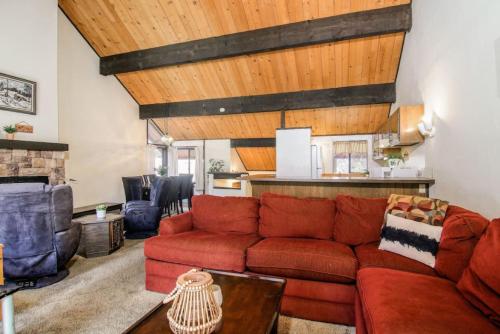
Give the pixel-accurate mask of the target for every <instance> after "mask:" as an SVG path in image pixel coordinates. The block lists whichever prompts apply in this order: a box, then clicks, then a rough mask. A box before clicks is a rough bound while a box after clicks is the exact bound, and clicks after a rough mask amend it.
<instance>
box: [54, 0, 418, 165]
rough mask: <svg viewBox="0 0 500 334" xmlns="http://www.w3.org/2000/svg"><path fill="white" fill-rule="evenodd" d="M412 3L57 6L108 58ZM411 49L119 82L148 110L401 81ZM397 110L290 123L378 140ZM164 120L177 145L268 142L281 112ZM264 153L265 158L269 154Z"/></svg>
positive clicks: (196, 68)
mask: <svg viewBox="0 0 500 334" xmlns="http://www.w3.org/2000/svg"><path fill="white" fill-rule="evenodd" d="M409 3H410V0H246V1H243V0H194V1H193V0H189V1H188V0H133V1H132V0H99V1H91V2H89V1H88V0H59V6H60V8H61V9H62V10H63V11H64V13H65V14H66V15H67V16H68V17H69V19H70V20H71V21H72V22H73V24H74V25H75V26H76V28H77V29H78V30H79V31H80V32H81V34H82V35H83V36H84V38H85V39H86V40H87V41H88V42H89V44H90V45H91V46H92V47H93V48H94V50H95V51H96V53H97V54H98V55H99V56H100V57H104V56H109V55H115V54H120V53H124V52H130V51H136V50H141V49H146V48H153V47H159V46H164V45H170V44H175V43H181V42H186V41H192V40H198V39H203V38H209V37H215V36H221V35H226V34H232V33H237V32H242V31H249V30H255V29H260V28H267V27H272V26H276V25H282V24H288V23H294V22H301V21H305V20H312V19H318V18H322V17H329V16H335V15H341V14H347V13H352V12H359V11H366V10H372V9H379V8H385V7H390V6H397V5H403V4H409ZM403 41H404V33H402V32H401V33H392V34H386V35H380V36H372V37H366V38H358V39H353V40H345V41H341V42H336V43H324V44H318V45H312V46H304V47H297V48H290V49H284V50H278V51H272V52H263V53H257V54H250V55H244V56H237V57H231V58H223V59H217V60H210V61H201V62H196V63H190V64H183V65H175V66H169V67H161V68H155V69H149V70H142V71H137V72H130V73H121V74H117V75H116V77H117V78H118V80H120V81H121V82H122V84H123V85H124V87H125V88H126V89H127V90H128V91H129V93H130V94H131V95H132V96H133V97H134V98H135V99H136V101H137V102H138V103H139V104H141V105H144V104H155V103H168V102H181V101H194V100H202V99H214V98H226V97H238V96H249V95H262V94H273V93H284V92H294V91H302V90H313V89H324V88H336V87H347V86H358V85H367V84H380V83H393V82H395V80H396V75H397V70H398V66H399V60H400V56H401V51H402V47H403ZM389 108H390V105H389V104H380V105H365V106H350V107H342V108H322V109H306V110H298V111H289V112H286V113H285V125H286V126H287V127H296V126H299V127H305V126H311V127H312V129H313V135H337V134H338V135H340V134H357V133H363V134H365V133H373V132H375V130H376V129H377V128H378V127H379V126H380V124H381V123H383V122H384V121H385V120H386V119H387V117H388V112H389ZM156 121H157V123H158V124H159V125H160V127H161V128H162V129H163V130H165V131H168V133H169V134H170V135H172V136H173V137H174V138H175V139H176V140H182V139H215V138H263V137H274V136H275V129H276V128H278V127H280V113H279V112H267V113H255V114H242V115H221V116H200V117H172V118H168V119H156ZM243 151H244V150H243ZM262 151H263V152H258V153H259V154H262V155H267V154H268V153H269V152H267V151H269V150H264V149H263V150H262ZM264 151H266V152H264ZM239 153H240V152H239ZM242 154H245V153H242ZM256 159H257V158H256ZM269 165H272V162H270V163H269ZM265 166H266V167H269V166H268V165H265Z"/></svg>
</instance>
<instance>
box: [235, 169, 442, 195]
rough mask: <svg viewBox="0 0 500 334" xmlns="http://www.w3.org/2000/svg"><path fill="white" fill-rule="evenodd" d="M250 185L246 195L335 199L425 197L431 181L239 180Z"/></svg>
mask: <svg viewBox="0 0 500 334" xmlns="http://www.w3.org/2000/svg"><path fill="white" fill-rule="evenodd" d="M241 181H242V182H248V183H249V184H250V187H249V189H250V191H249V195H250V194H251V195H252V196H255V197H260V195H261V194H262V193H265V192H272V193H277V194H283V195H290V196H297V197H322V198H335V197H336V196H337V195H339V194H344V195H352V196H358V197H369V198H377V197H388V196H389V195H390V194H393V193H397V194H407V195H420V196H429V188H430V187H431V186H432V185H433V184H434V183H435V180H434V179H430V178H425V177H404V178H403V177H385V178H381V177H333V176H332V177H330V176H328V177H320V178H309V179H306V178H279V177H276V176H274V175H251V176H246V177H242V178H241Z"/></svg>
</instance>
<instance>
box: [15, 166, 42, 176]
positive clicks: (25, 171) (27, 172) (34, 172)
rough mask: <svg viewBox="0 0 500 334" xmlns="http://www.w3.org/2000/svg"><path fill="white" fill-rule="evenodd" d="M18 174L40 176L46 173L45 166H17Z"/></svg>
mask: <svg viewBox="0 0 500 334" xmlns="http://www.w3.org/2000/svg"><path fill="white" fill-rule="evenodd" d="M19 175H20V176H41V175H48V173H47V172H46V170H45V168H19Z"/></svg>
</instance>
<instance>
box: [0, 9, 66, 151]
mask: <svg viewBox="0 0 500 334" xmlns="http://www.w3.org/2000/svg"><path fill="white" fill-rule="evenodd" d="M0 16H1V19H0V31H1V33H0V73H4V74H8V75H13V76H16V77H20V78H23V79H27V80H31V81H35V82H36V83H37V95H36V113H37V114H36V115H27V114H21V113H16V112H11V111H5V110H0V126H4V125H8V124H15V123H18V122H21V121H25V122H28V123H29V124H31V125H33V134H26V133H18V134H16V139H22V140H36V141H48V142H57V141H58V126H57V120H58V119H57V0H22V1H9V0H1V1H0ZM1 132H2V133H3V131H1ZM2 137H3V134H2Z"/></svg>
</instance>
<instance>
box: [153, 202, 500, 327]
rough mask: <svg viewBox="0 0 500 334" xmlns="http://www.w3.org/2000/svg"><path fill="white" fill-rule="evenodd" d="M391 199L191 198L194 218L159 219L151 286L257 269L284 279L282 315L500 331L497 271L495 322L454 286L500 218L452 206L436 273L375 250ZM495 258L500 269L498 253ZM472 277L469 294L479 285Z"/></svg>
mask: <svg viewBox="0 0 500 334" xmlns="http://www.w3.org/2000/svg"><path fill="white" fill-rule="evenodd" d="M386 201H387V200H386V199H363V198H354V197H350V196H337V198H336V200H328V199H298V198H293V197H289V196H283V195H276V194H264V195H263V196H262V198H261V199H260V200H259V199H256V198H251V197H216V196H208V195H201V196H195V197H194V198H193V203H192V205H193V208H192V210H191V211H190V212H187V213H184V214H181V215H178V216H174V217H171V218H167V219H164V220H162V222H161V224H160V230H159V235H158V236H156V237H153V238H150V239H147V240H146V242H145V246H144V253H145V256H146V288H147V289H148V290H152V291H158V292H163V293H166V292H169V291H170V290H171V289H173V287H174V286H175V281H176V278H177V276H179V275H180V274H181V273H184V272H185V271H187V270H189V269H191V268H193V267H195V268H209V269H217V270H226V271H235V272H253V273H258V274H265V275H273V276H280V277H285V278H286V279H287V284H286V288H285V293H284V297H283V300H282V305H281V313H282V314H285V315H290V316H294V317H299V318H304V319H309V320H316V321H324V322H332V323H339V324H347V325H356V330H357V332H358V333H454V334H457V333H489V332H491V333H498V332H499V329H498V327H496V326H495V325H494V324H493V323H494V322H495V321H498V319H496V320H495V316H498V313H499V312H500V305H499V303H500V301H499V299H498V293H499V292H500V286H499V285H500V282H498V281H500V277H499V276H498V274H497V273H495V270H491V271H490V272H488V274H487V275H486V276H487V279H486V281H487V282H488V284H487V287H486V288H484V287H483V289H486V290H487V291H488V292H491V291H493V295H492V296H491V295H490V296H489V298H490V302H489V303H488V305H487V307H486V309H488V307H489V312H490V319H488V316H485V315H484V314H486V315H488V313H487V312H486V313H482V312H481V311H480V310H482V311H483V312H484V308H485V307H484V305H483V304H481V303H480V302H477V300H476V302H474V298H473V297H470V296H469V297H467V298H464V294H465V295H466V294H467V292H465V293H462V292H460V291H459V290H458V289H457V284H456V283H457V282H459V280H460V279H461V277H462V273H463V272H464V270H465V271H466V272H468V270H469V269H470V268H469V261H470V259H471V257H472V255H473V252H474V248H475V246H476V244H477V242H478V241H479V239H480V238H481V237H482V236H483V234H485V231H486V230H487V229H488V231H490V230H492V226H494V225H496V226H498V225H500V221H498V222H495V223H491V224H490V222H489V221H488V220H487V219H485V218H484V217H482V216H481V215H479V214H477V213H474V212H471V211H468V210H465V209H462V208H460V207H456V206H451V207H450V208H449V209H448V213H447V218H446V220H445V223H444V228H443V233H442V237H441V242H440V249H439V252H438V254H437V257H436V267H435V268H434V269H433V268H430V267H428V266H426V265H424V264H422V263H420V262H416V261H414V260H411V259H408V258H405V257H402V256H399V255H397V254H394V253H390V252H386V251H382V250H379V249H378V248H377V247H378V242H379V238H380V237H379V236H380V229H381V226H382V224H383V220H384V212H385V207H386ZM489 225H490V227H489V228H488V226H489ZM497 230H498V234H499V235H498V236H495V238H497V239H500V230H499V229H497ZM495 233H496V232H495ZM490 234H491V233H490ZM483 239H484V238H483ZM490 239H491V238H490ZM493 239H494V238H493ZM497 239H495V240H497ZM488 244H489V245H490V244H491V245H493V244H495V243H494V242H491V241H489V242H488ZM495 245H496V246H495V247H497V248H498V249H494V250H493V251H490V253H491V254H494V253H495V252H497V253H496V254H497V255H499V254H500V240H497V243H496V244H495ZM485 247H486V246H485ZM482 252H483V253H488V252H487V251H484V250H483V251H482ZM476 257H478V258H479V255H476ZM479 260H481V259H479ZM479 260H478V261H479ZM489 261H491V262H492V264H496V268H498V267H499V266H498V265H499V264H500V263H499V260H498V256H496V257H495V256H493V255H492V256H491V257H490V258H489ZM470 262H471V266H472V261H470ZM480 267H484V266H480ZM488 275H489V276H488ZM463 276H464V277H465V276H467V275H466V274H464V275H463ZM468 276H470V277H472V278H477V275H476V274H475V273H468ZM472 278H471V279H469V281H471V282H472V283H470V282H469V284H465V286H466V287H468V288H469V290H474V289H473V288H471V287H477V286H478V283H477V282H476V281H473V279H472ZM460 284H462V281H460ZM460 284H459V286H460ZM462 285H464V284H462ZM492 289H493V290H492ZM462 290H466V288H463V289H462ZM480 291H483V290H480ZM483 292H484V291H483ZM469 295H471V293H469ZM472 295H473V294H472ZM479 295H481V294H479ZM483 295H485V294H484V293H483ZM476 297H477V296H476ZM479 299H483V298H482V297H481V298H479ZM473 305H474V306H473Z"/></svg>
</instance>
